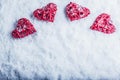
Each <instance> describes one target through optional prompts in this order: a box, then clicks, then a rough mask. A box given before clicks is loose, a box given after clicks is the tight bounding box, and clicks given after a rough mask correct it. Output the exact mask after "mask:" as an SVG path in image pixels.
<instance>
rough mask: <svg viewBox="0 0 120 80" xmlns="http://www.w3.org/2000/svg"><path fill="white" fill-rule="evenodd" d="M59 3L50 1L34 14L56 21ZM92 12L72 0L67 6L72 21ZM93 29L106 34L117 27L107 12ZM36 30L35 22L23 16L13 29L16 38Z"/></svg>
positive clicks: (37, 16)
mask: <svg viewBox="0 0 120 80" xmlns="http://www.w3.org/2000/svg"><path fill="white" fill-rule="evenodd" d="M56 11H57V5H56V4H54V3H49V4H47V6H45V7H43V8H40V9H36V10H35V11H34V12H33V15H34V17H35V18H37V19H38V20H43V21H48V22H54V17H55V15H56ZM89 14H90V10H89V9H88V8H86V7H82V6H80V5H78V4H76V3H73V2H70V3H69V4H68V5H67V6H66V15H67V17H68V18H69V19H70V21H74V20H79V19H81V18H85V17H87V16H88V15H89ZM90 29H92V30H96V31H100V32H103V33H106V34H111V33H113V32H115V30H116V28H115V26H114V25H113V24H112V23H111V19H110V15H108V14H106V13H102V14H100V15H99V16H98V17H97V18H96V20H95V21H94V23H93V25H92V26H91V27H90ZM34 32H36V30H35V28H34V26H33V24H32V23H31V22H30V21H29V20H28V19H26V18H21V19H20V20H19V21H18V24H17V27H16V29H15V30H13V31H12V36H13V37H14V38H24V37H26V36H28V35H30V34H33V33H34Z"/></svg>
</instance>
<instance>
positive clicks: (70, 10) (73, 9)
mask: <svg viewBox="0 0 120 80" xmlns="http://www.w3.org/2000/svg"><path fill="white" fill-rule="evenodd" d="M89 14H90V10H89V9H88V8H86V7H82V6H80V5H79V4H76V3H73V2H70V3H69V4H68V5H67V6H66V15H67V17H68V18H69V19H70V21H74V20H79V19H81V18H85V17H87V16H88V15H89Z"/></svg>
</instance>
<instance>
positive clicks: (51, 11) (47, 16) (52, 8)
mask: <svg viewBox="0 0 120 80" xmlns="http://www.w3.org/2000/svg"><path fill="white" fill-rule="evenodd" d="M56 11H57V5H56V4H54V3H49V4H47V6H45V7H43V8H40V9H37V10H35V11H34V12H33V15H34V17H35V18H37V19H38V20H43V21H48V22H54V18H55V15H56Z"/></svg>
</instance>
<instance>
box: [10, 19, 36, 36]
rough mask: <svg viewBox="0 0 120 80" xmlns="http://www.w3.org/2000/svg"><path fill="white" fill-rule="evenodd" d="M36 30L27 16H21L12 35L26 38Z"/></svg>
mask: <svg viewBox="0 0 120 80" xmlns="http://www.w3.org/2000/svg"><path fill="white" fill-rule="evenodd" d="M34 32H36V30H35V28H34V26H33V25H32V23H31V22H30V21H29V20H28V19H26V18H21V19H19V20H18V23H17V27H16V29H15V30H13V31H12V36H13V37H14V38H24V37H26V36H28V35H30V34H33V33H34Z"/></svg>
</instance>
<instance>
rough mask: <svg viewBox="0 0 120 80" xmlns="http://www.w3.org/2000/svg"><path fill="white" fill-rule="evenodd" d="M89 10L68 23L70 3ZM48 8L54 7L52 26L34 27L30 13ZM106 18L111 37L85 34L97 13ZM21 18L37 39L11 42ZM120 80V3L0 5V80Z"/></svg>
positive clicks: (25, 0) (31, 0)
mask: <svg viewBox="0 0 120 80" xmlns="http://www.w3.org/2000/svg"><path fill="white" fill-rule="evenodd" d="M70 1H72V2H75V3H78V4H80V5H82V6H84V7H87V8H89V9H90V11H91V14H90V15H89V16H88V17H86V18H84V19H81V20H77V21H73V22H71V21H69V19H68V18H67V17H66V15H65V7H66V5H67V4H68V3H69V2H70ZM50 2H54V3H55V4H57V6H58V11H57V14H56V17H55V21H54V23H50V22H44V21H38V20H37V19H35V18H34V17H33V14H32V13H33V11H34V10H36V9H37V8H41V7H43V6H45V5H47V4H48V3H50ZM103 12H105V13H108V14H110V15H111V19H112V21H113V24H114V25H115V26H116V32H115V33H113V34H109V35H108V34H104V33H101V32H98V31H93V30H90V26H91V25H92V24H93V22H94V20H95V18H96V17H97V16H98V15H99V14H101V13H103ZM23 17H26V18H28V19H29V20H30V21H31V22H32V23H33V24H34V27H35V29H36V30H37V33H35V34H32V35H30V36H28V37H25V38H23V39H13V38H12V37H11V32H12V30H14V29H15V27H16V23H17V20H19V19H20V18H23ZM77 79H78V80H79V79H81V80H83V79H84V80H87V79H89V80H90V79H92V80H96V79H97V80H98V79H104V80H105V79H113V80H115V79H120V0H0V80H77Z"/></svg>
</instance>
